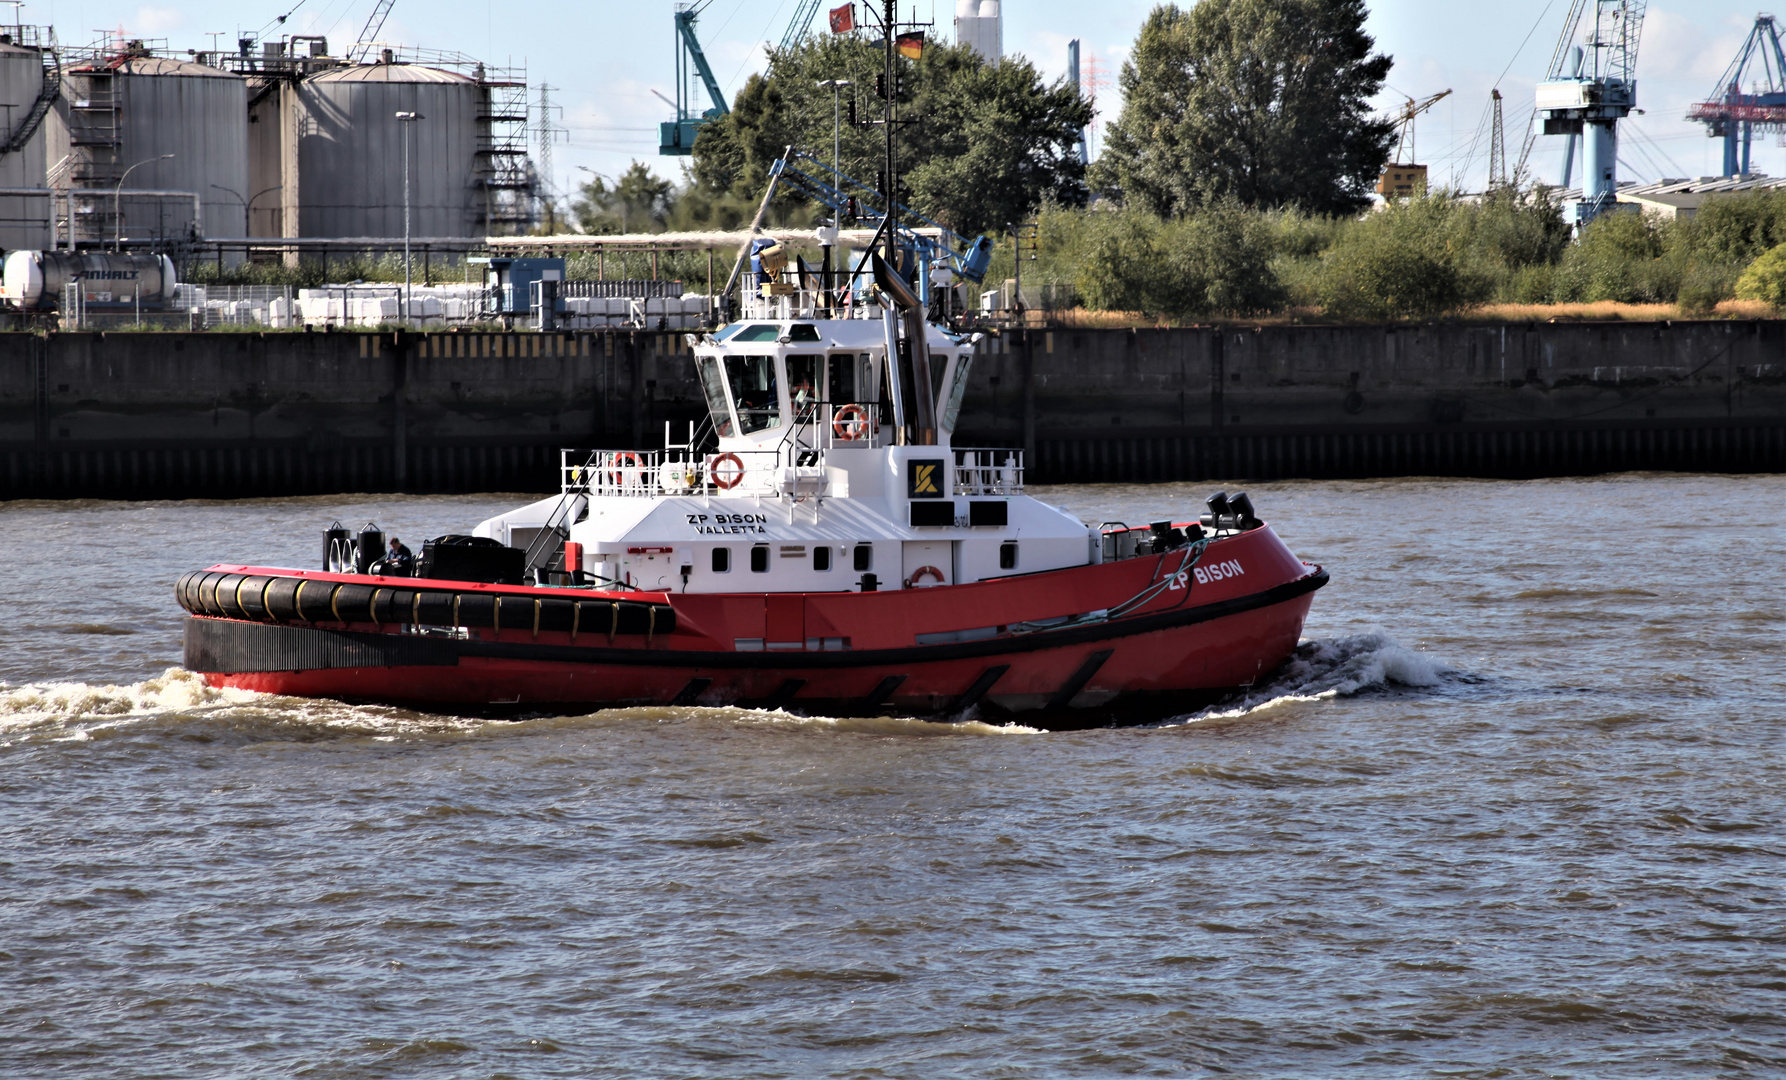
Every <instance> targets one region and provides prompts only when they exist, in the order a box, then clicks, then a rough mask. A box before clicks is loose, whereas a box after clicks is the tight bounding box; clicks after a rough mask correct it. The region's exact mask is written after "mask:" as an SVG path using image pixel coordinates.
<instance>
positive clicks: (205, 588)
mask: <svg viewBox="0 0 1786 1080" xmlns="http://www.w3.org/2000/svg"><path fill="white" fill-rule="evenodd" d="M229 576H230V575H229V574H222V573H209V574H206V575H205V576H204V578H203V579H202V580H200V581H199V583H198V603H199V608H200V610H202V611H203V612H204V613H205V614H206V615H216V616H222V615H223V606H222V605H221V604H219V603H218V602H217V586H218V585H220V584H222V583H223V579H224V578H226V577H229Z"/></svg>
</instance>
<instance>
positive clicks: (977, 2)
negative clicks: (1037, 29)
mask: <svg viewBox="0 0 1786 1080" xmlns="http://www.w3.org/2000/svg"><path fill="white" fill-rule="evenodd" d="M955 44H957V45H969V46H972V47H973V50H974V51H975V52H977V53H979V54H980V55H981V56H983V57H985V58H986V60H987V62H988V63H992V64H996V63H998V61H999V57H1001V56H1003V55H1004V54H1005V32H1004V19H1003V16H1002V15H1001V14H1000V13H999V0H955Z"/></svg>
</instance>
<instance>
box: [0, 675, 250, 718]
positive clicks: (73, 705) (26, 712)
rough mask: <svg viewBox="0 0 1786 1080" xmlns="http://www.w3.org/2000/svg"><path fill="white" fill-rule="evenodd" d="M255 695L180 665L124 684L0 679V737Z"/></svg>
mask: <svg viewBox="0 0 1786 1080" xmlns="http://www.w3.org/2000/svg"><path fill="white" fill-rule="evenodd" d="M257 696H258V695H256V694H254V693H253V692H251V691H248V690H236V689H231V688H221V689H219V688H216V687H211V686H206V685H205V682H204V678H203V677H202V676H199V675H196V674H194V673H192V672H190V671H187V670H185V669H184V668H177V667H175V668H168V669H167V670H166V671H165V672H163V673H162V674H161V675H160V676H159V677H157V678H153V679H145V680H143V681H142V682H139V683H128V684H125V685H114V684H107V685H104V686H94V685H92V684H91V683H78V682H44V683H26V684H24V685H23V686H7V685H5V684H3V683H0V735H5V734H9V733H13V732H17V731H22V730H23V731H28V730H31V729H34V728H40V727H43V726H45V725H62V724H66V723H69V722H71V721H81V720H101V719H121V718H125V717H135V716H161V715H165V714H167V713H174V712H188V711H191V710H193V709H199V708H205V707H209V706H214V705H224V704H239V703H243V702H247V701H251V700H253V699H254V698H255V697H257Z"/></svg>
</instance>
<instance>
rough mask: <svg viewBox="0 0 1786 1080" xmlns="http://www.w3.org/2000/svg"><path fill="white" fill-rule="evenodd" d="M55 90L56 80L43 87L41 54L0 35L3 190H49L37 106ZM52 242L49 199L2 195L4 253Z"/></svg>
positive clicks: (0, 167) (1, 243) (0, 213)
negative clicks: (4, 117)
mask: <svg viewBox="0 0 1786 1080" xmlns="http://www.w3.org/2000/svg"><path fill="white" fill-rule="evenodd" d="M27 29H29V28H27ZM54 89H55V82H54V80H53V79H51V80H49V81H48V82H47V84H46V81H45V68H44V65H43V50H41V49H38V48H35V47H33V46H30V45H25V44H22V43H20V42H18V41H15V40H14V39H13V35H12V34H9V33H0V102H4V103H5V104H6V105H7V106H9V108H7V109H6V119H5V125H6V126H5V128H4V130H3V131H0V187H7V188H41V187H44V186H45V184H44V128H43V119H44V117H43V115H42V114H41V113H39V112H38V111H37V104H38V98H40V97H42V96H44V95H45V94H46V93H50V94H53V92H54ZM46 105H47V103H46ZM49 238H50V201H49V199H48V198H47V197H45V196H41V195H38V196H32V195H0V248H3V249H5V250H7V251H14V250H17V249H19V248H31V249H37V248H44V247H48V246H49Z"/></svg>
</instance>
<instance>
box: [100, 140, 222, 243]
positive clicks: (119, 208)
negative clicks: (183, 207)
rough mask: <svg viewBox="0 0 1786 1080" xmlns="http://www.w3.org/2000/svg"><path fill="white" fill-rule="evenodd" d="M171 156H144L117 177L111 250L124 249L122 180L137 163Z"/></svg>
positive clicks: (161, 159) (113, 203)
mask: <svg viewBox="0 0 1786 1080" xmlns="http://www.w3.org/2000/svg"><path fill="white" fill-rule="evenodd" d="M173 156H174V155H172V154H162V155H161V156H160V157H152V158H144V159H143V160H141V161H139V162H137V163H136V165H132V166H131V167H130V168H128V169H125V170H124V175H123V176H120V177H118V186H117V187H116V188H115V189H113V191H112V250H113V251H123V250H124V181H125V180H126V179H127V178H128V177H129V176H130V174H131V173H133V172H135V171H136V169H137V166H138V165H147V164H148V163H149V162H151V161H171V160H172V159H173ZM200 227H201V228H202V227H203V225H202V224H201V226H200Z"/></svg>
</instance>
